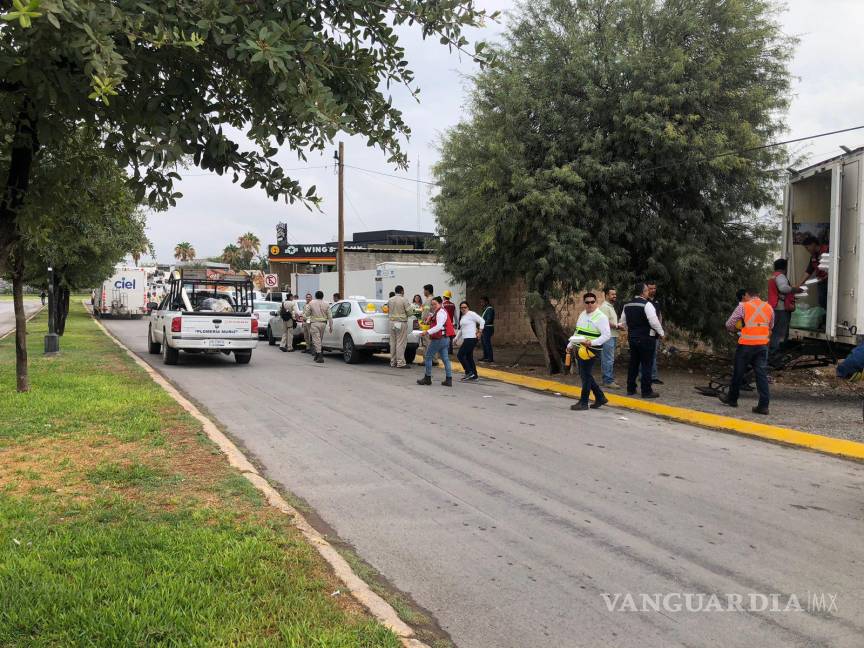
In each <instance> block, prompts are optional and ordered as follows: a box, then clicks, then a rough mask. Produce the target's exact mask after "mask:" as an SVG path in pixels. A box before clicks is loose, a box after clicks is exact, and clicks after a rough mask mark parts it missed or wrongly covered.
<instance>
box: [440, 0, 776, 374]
mask: <svg viewBox="0 0 864 648" xmlns="http://www.w3.org/2000/svg"><path fill="white" fill-rule="evenodd" d="M774 11H775V7H774V5H773V3H772V2H770V1H769V0H746V1H742V2H717V1H716V0H665V1H660V2H658V1H655V0H618V1H615V2H613V1H611V0H584V1H582V2H578V3H572V2H567V1H565V0H535V1H533V2H531V3H528V4H526V5H523V7H522V9H521V11H520V13H519V15H518V16H517V17H516V18H514V19H513V21H512V22H511V24H510V26H509V29H508V32H507V35H506V40H505V43H504V45H503V46H502V47H501V48H500V50H499V51H498V52H497V55H498V57H499V59H500V61H501V65H499V66H494V67H492V68H488V69H486V70H482V71H481V72H480V73H479V74H477V75H476V77H475V78H474V84H473V90H472V94H471V104H470V115H469V117H468V118H467V119H466V120H464V121H463V122H462V123H460V124H459V125H457V126H456V127H455V128H453V129H451V130H450V131H449V132H448V133H447V134H446V136H445V137H444V139H443V143H442V156H441V160H440V162H439V164H438V165H437V166H436V167H435V169H434V173H435V176H436V178H437V179H438V181H439V183H440V185H441V190H440V192H439V194H438V195H437V196H436V197H435V198H434V207H435V212H436V216H437V219H438V226H439V231H440V234H441V235H442V237H443V240H444V245H443V246H442V254H443V258H444V261H445V263H446V265H447V267H448V269H449V270H450V271H451V272H452V273H453V274H454V275H455V276H456V277H458V278H460V279H465V280H470V281H473V282H476V283H479V284H481V285H482V284H486V285H488V284H492V283H497V282H500V281H506V280H512V279H517V278H520V279H523V280H524V281H525V283H526V285H527V290H528V295H527V299H526V310H527V314H528V316H529V318H530V321H531V326H532V328H533V330H534V333H535V334H536V336H537V338H538V340H539V342H540V344H541V345H542V346H543V348H544V351H545V356H546V362H547V367H548V369H549V370H550V371H551V372H557V371H560V370H561V368H562V367H561V365H562V355H563V354H562V351H563V347H564V346H565V344H566V338H567V337H568V333H567V332H565V331H564V330H563V328H562V326H561V324H560V322H559V321H558V317H557V315H556V312H555V309H554V302H555V300H556V299H559V298H561V297H564V296H567V295H571V294H574V293H576V292H578V291H580V290H583V289H585V288H590V287H595V286H598V285H615V286H618V287H620V288H621V289H622V290H629V289H630V286H632V285H633V283H634V281H635V280H636V279H644V278H651V279H654V280H656V281H658V282H659V284H660V286H661V290H662V293H663V295H664V296H665V302H664V304H663V305H664V314H665V316H666V317H667V319H669V320H670V321H673V322H676V323H678V324H680V325H681V326H682V327H685V328H686V329H688V330H689V331H691V332H693V333H694V334H696V335H699V336H701V337H711V336H712V335H714V334H716V332H717V331H720V330H721V325H722V321H721V320H722V317H723V315H724V313H725V311H726V310H727V309H726V306H727V305H729V304H731V303H732V302H733V300H734V294H735V291H736V289H737V288H738V287H739V286H741V285H743V284H746V283H747V282H748V281H749V280H757V278H758V280H759V281H760V282H761V281H762V280H764V279H763V278H762V277H758V274H759V272H760V271H761V270H762V268H763V267H764V262H765V260H766V254H767V245H768V242H767V238H768V237H769V235H770V228H769V227H766V226H765V225H764V224H762V223H760V222H759V219H758V218H757V217H756V214H757V213H758V212H759V210H762V209H764V208H767V207H769V206H771V205H772V204H773V201H774V200H775V188H776V183H777V181H778V177H779V176H778V174H777V172H776V171H775V170H776V169H777V168H783V166H784V165H783V164H782V163H783V160H784V157H785V151H784V150H783V149H781V148H757V147H760V146H763V145H765V144H766V143H767V142H770V141H771V140H772V139H774V138H775V137H776V136H777V134H779V133H781V132H782V131H783V129H784V124H783V114H784V110H785V109H786V107H787V106H788V102H789V97H790V92H789V73H788V70H787V63H788V61H789V58H790V56H791V49H792V46H793V41H792V40H791V39H789V38H786V37H785V36H783V35H782V33H781V32H780V28H779V26H778V24H777V22H776V19H775V13H774ZM733 151H741V152H737V153H733ZM743 151H746V152H743Z"/></svg>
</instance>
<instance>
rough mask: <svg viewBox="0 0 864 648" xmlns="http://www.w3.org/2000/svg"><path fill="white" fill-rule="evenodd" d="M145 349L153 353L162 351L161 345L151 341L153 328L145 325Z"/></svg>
mask: <svg viewBox="0 0 864 648" xmlns="http://www.w3.org/2000/svg"><path fill="white" fill-rule="evenodd" d="M147 351H148V352H149V353H152V354H153V355H156V354H158V353H159V352H160V351H162V345H161V344H159V342H154V341H153V329H152V327H149V326H148V327H147Z"/></svg>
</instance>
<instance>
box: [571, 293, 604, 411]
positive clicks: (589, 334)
mask: <svg viewBox="0 0 864 648" xmlns="http://www.w3.org/2000/svg"><path fill="white" fill-rule="evenodd" d="M582 301H583V303H584V304H585V310H584V311H582V314H581V315H579V319H578V320H577V321H576V332H575V333H574V334H573V338H571V342H570V343H569V344H568V345H567V349H568V351H570V350H572V349H573V348H574V346H577V347H580V348H579V349H578V351H577V354H576V358H577V361H578V362H579V376H580V377H581V378H582V394H581V397H580V399H579V402H578V403H576V404H574V405H572V406H571V407H570V409H572V410H587V409H588V408H589V407H590V408H591V409H599V408H600V407H603V405H605V404H606V403H608V402H609V401H608V399H607V398H606V395H605V394H604V393H603V391H602V390H601V389H600V385H598V384H597V381H596V380H594V376H593V375H592V373H591V370H592V369H593V368H594V361H595V360H596V359H597V356H596V353H599V352H600V351H601V349H602V348H603V345H604V344H605V343H606V342H607V341H608V340H609V339H610V338H611V337H612V332H611V330H610V328H609V318H608V317H606V315H604V314H603V311H601V310H598V308H597V295H595V294H594V293H590V292H589V293H585V295H584V296H583V297H582ZM574 338H576V339H575V340H574ZM579 338H581V340H580V339H579ZM592 392H593V393H594V404H593V405H590V406H589V405H588V396H589V394H591V393H592Z"/></svg>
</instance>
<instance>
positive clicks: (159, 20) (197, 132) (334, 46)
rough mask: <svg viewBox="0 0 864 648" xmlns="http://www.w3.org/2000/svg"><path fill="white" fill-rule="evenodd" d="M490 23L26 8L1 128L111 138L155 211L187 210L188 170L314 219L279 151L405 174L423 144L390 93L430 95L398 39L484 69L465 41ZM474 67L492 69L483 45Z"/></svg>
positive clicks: (241, 2)
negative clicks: (340, 150)
mask: <svg viewBox="0 0 864 648" xmlns="http://www.w3.org/2000/svg"><path fill="white" fill-rule="evenodd" d="M489 17H490V16H489V15H487V13H486V12H484V11H483V10H480V9H478V8H477V7H476V6H475V2H473V1H472V0H467V1H463V2H457V1H453V0H450V1H447V2H432V1H420V0H403V1H393V2H377V1H373V0H366V1H360V0H358V1H352V2H320V3H309V2H307V1H306V0H285V1H281V2H272V1H264V0H233V1H232V0H225V1H220V2H217V1H216V0H150V1H146V2H145V1H142V2H104V1H99V0H41V1H40V0H30V1H29V2H28V3H27V4H25V2H24V0H14V2H13V5H12V10H11V11H9V12H7V13H6V14H5V15H3V19H4V20H5V21H7V22H8V26H7V27H6V28H5V29H4V33H3V39H2V40H0V79H2V84H3V87H4V89H5V90H6V91H7V95H6V97H5V98H4V99H3V100H2V101H0V119H2V120H3V121H5V122H6V123H10V124H15V123H18V122H21V121H22V120H26V121H27V122H28V123H29V124H31V125H32V126H33V128H34V129H35V131H36V139H35V141H37V142H38V143H39V145H40V146H44V147H49V148H50V147H51V145H52V142H54V141H61V140H62V139H63V137H64V134H63V131H64V130H65V129H68V128H69V126H70V125H71V124H72V123H80V122H81V121H83V122H86V123H93V124H100V127H101V128H102V131H103V142H104V146H105V149H106V151H108V152H109V153H110V154H111V155H112V156H113V157H114V158H115V159H116V160H117V162H118V163H119V164H120V165H121V166H124V167H129V168H130V169H131V170H132V182H133V184H134V185H135V191H136V192H137V194H136V197H137V198H138V199H140V200H142V201H147V202H148V203H149V204H150V205H151V206H154V207H165V206H167V205H173V204H174V203H175V202H176V200H177V199H178V198H179V197H180V194H179V193H178V192H176V191H174V186H173V185H174V181H176V180H178V179H179V178H180V174H178V173H177V171H176V169H177V168H178V166H177V165H178V163H180V162H181V161H185V160H191V161H193V162H194V163H195V164H196V165H197V166H199V167H201V168H202V169H205V170H208V171H213V172H216V173H218V174H220V175H221V174H231V177H232V178H233V180H234V181H235V182H240V183H242V185H243V186H244V187H250V188H251V187H260V188H261V189H263V190H264V191H265V192H266V193H267V195H268V196H270V197H271V198H273V199H274V200H276V199H280V198H283V199H286V200H288V201H292V202H293V201H295V200H300V201H304V202H313V203H314V202H315V201H316V198H315V196H314V194H307V192H305V191H304V190H303V189H302V188H301V187H300V185H299V183H298V182H297V181H295V180H293V179H292V178H289V177H287V176H286V175H285V172H284V171H283V169H282V168H280V166H279V163H278V162H277V161H276V160H275V155H276V154H277V152H278V150H279V149H280V148H282V147H287V148H289V149H291V150H293V151H296V153H297V155H298V156H299V157H300V158H301V159H304V160H305V159H306V154H307V152H308V151H313V150H316V149H318V150H321V149H324V148H325V147H327V146H328V145H329V144H330V143H331V142H332V139H333V138H334V136H335V135H336V134H337V133H338V132H340V131H342V132H346V133H348V134H355V135H362V136H364V137H365V138H366V139H367V141H368V143H369V145H370V146H376V147H378V148H380V149H381V150H383V151H385V152H386V153H387V154H388V156H389V160H390V161H391V162H393V163H395V164H404V163H405V156H404V154H403V152H402V150H401V146H400V142H401V141H402V140H403V139H404V138H406V137H408V136H409V134H410V129H409V128H408V126H407V125H406V124H405V122H404V121H403V118H402V114H401V112H400V111H399V110H398V109H396V108H395V107H394V106H393V102H392V98H391V96H390V95H389V94H388V93H389V89H390V88H391V87H392V86H393V85H394V84H396V85H400V86H407V87H408V88H409V89H411V90H412V92H416V90H417V89H416V87H415V86H414V74H413V72H412V71H411V69H410V67H409V65H408V62H407V60H406V58H405V51H404V48H403V47H402V46H401V45H400V42H399V37H398V35H397V31H396V28H397V27H399V26H400V25H414V26H417V27H419V29H420V30H421V32H422V34H423V36H424V38H431V37H436V38H438V39H439V40H440V41H441V42H442V43H444V44H445V45H447V46H448V47H450V48H451V49H457V50H459V51H462V52H465V53H466V54H468V50H467V48H468V45H469V44H468V41H467V39H466V37H465V36H464V34H463V32H464V30H465V29H466V28H468V27H472V26H477V25H480V24H481V23H482V22H483V21H484V20H486V19H487V18H489ZM469 55H470V56H472V57H476V58H477V59H478V60H480V61H482V62H486V61H488V60H489V57H488V56H487V55H486V53H485V51H484V48H483V46H482V44H477V45H476V46H475V50H474V52H473V53H471V54H469ZM241 134H245V135H246V137H247V138H248V139H249V140H250V141H251V142H253V144H254V146H253V147H252V148H251V149H250V148H249V147H248V146H247V147H245V148H244V145H243V144H242V143H241V138H240V135H241Z"/></svg>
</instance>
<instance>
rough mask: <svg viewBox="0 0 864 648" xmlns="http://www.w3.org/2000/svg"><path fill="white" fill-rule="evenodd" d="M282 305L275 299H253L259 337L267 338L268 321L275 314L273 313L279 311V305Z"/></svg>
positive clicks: (260, 338)
mask: <svg viewBox="0 0 864 648" xmlns="http://www.w3.org/2000/svg"><path fill="white" fill-rule="evenodd" d="M280 306H282V304H280V303H279V302H275V301H257V300H256V301H253V302H252V317H254V318H255V319H256V320H258V339H259V340H266V339H267V328H268V325H267V323H268V322H269V321H270V318H271V317H272V316H273V313H277V314H278V313H279V307H280Z"/></svg>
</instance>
